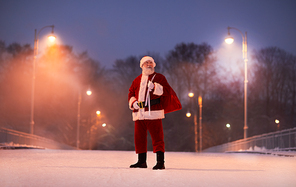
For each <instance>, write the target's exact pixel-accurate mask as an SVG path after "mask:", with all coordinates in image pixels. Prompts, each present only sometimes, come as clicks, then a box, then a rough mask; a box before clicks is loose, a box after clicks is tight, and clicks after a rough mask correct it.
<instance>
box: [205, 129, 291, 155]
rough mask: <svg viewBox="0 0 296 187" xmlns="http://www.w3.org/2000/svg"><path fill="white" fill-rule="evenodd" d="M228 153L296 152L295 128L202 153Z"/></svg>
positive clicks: (250, 138) (220, 146)
mask: <svg viewBox="0 0 296 187" xmlns="http://www.w3.org/2000/svg"><path fill="white" fill-rule="evenodd" d="M229 151H271V152H272V151H296V128H292V129H286V130H282V131H277V132H273V133H268V134H262V135H257V136H253V137H249V138H246V139H241V140H237V141H234V142H229V143H225V144H222V145H218V146H214V147H210V148H208V149H205V150H203V152H229Z"/></svg>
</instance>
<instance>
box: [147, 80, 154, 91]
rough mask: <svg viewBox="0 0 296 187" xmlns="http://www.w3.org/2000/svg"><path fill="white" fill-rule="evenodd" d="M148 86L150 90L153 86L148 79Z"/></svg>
mask: <svg viewBox="0 0 296 187" xmlns="http://www.w3.org/2000/svg"><path fill="white" fill-rule="evenodd" d="M148 88H149V89H150V90H152V89H153V88H154V83H153V82H151V81H149V82H148Z"/></svg>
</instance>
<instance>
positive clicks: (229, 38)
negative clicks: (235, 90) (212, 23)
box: [225, 27, 248, 139]
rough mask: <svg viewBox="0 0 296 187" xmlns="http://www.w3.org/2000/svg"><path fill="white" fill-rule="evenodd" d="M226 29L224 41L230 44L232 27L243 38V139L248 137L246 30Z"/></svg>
mask: <svg viewBox="0 0 296 187" xmlns="http://www.w3.org/2000/svg"><path fill="white" fill-rule="evenodd" d="M227 29H228V36H227V37H226V38H225V42H226V43H227V44H231V43H232V42H233V41H234V39H233V37H231V36H230V31H229V30H230V29H234V30H237V31H238V32H240V33H241V35H242V39H243V42H242V45H243V46H242V47H243V49H242V53H243V59H244V62H245V80H244V139H246V138H247V137H248V124H247V84H248V79H247V72H248V56H247V55H248V50H247V47H248V44H247V32H245V35H244V34H243V33H242V32H241V31H240V30H238V29H237V28H234V27H227Z"/></svg>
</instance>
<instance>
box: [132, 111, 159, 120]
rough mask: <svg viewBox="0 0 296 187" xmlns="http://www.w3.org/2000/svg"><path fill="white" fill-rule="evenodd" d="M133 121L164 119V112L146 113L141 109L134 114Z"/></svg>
mask: <svg viewBox="0 0 296 187" xmlns="http://www.w3.org/2000/svg"><path fill="white" fill-rule="evenodd" d="M132 115H133V121H137V120H154V119H163V118H164V110H154V111H150V115H149V111H145V110H144V109H140V110H139V111H138V112H133V114H132Z"/></svg>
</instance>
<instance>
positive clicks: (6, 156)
mask: <svg viewBox="0 0 296 187" xmlns="http://www.w3.org/2000/svg"><path fill="white" fill-rule="evenodd" d="M136 160H137V155H136V154H135V153H134V152H131V151H77V150H40V149H25V150H0V186H1V187H6V186H7V187H15V186H28V187H29V186H30V187H35V186H36V187H39V186H40V187H47V186H53V187H60V186H61V187H67V186H71V187H76V186H79V187H81V186H87V187H91V186H100V187H102V186H108V187H113V186H116V187H117V186H119V187H120V186H136V187H145V186H149V187H159V186H185V187H189V186H198V187H200V186H210V187H212V186H213V187H216V186H218V187H219V186H223V187H225V186H227V187H228V186H235V187H240V186H248V187H257V186H264V187H266V186H268V187H272V186H276V187H278V186H280V187H284V186H288V187H295V186H296V157H285V156H275V155H262V154H249V153H179V152H167V153H166V154H165V161H166V162H165V165H166V169H165V170H157V171H155V170H152V167H153V166H154V164H155V155H154V154H153V153H152V152H148V159H147V161H148V168H147V169H130V168H129V165H130V164H133V163H135V162H136Z"/></svg>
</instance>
